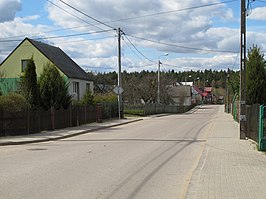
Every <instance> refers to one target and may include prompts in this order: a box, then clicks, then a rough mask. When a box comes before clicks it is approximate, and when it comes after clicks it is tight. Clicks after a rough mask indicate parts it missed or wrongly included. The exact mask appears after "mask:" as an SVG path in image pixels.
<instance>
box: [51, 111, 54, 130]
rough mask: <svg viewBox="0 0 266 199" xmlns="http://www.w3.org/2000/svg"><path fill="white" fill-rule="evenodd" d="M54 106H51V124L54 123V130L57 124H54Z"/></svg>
mask: <svg viewBox="0 0 266 199" xmlns="http://www.w3.org/2000/svg"><path fill="white" fill-rule="evenodd" d="M54 122H55V121H54V106H52V107H51V124H52V130H54V127H55V124H54Z"/></svg>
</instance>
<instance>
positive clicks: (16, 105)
mask: <svg viewBox="0 0 266 199" xmlns="http://www.w3.org/2000/svg"><path fill="white" fill-rule="evenodd" d="M27 107H29V103H28V102H27V100H26V99H25V98H24V97H23V96H22V95H20V94H17V93H9V94H8V95H3V96H0V109H2V110H5V111H9V112H19V111H21V110H23V109H25V108H27Z"/></svg>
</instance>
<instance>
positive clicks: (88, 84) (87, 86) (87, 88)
mask: <svg viewBox="0 0 266 199" xmlns="http://www.w3.org/2000/svg"><path fill="white" fill-rule="evenodd" d="M86 90H87V91H90V83H86Z"/></svg>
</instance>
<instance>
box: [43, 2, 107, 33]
mask: <svg viewBox="0 0 266 199" xmlns="http://www.w3.org/2000/svg"><path fill="white" fill-rule="evenodd" d="M46 1H47V2H48V3H50V4H52V5H54V6H55V7H57V8H59V9H60V10H63V11H64V12H66V13H68V14H70V15H71V16H73V17H75V18H77V19H79V20H81V21H83V22H84V23H86V24H89V25H90V26H93V27H95V28H98V29H100V30H103V29H102V28H100V27H98V26H96V25H94V24H92V23H89V22H87V21H86V20H84V19H82V18H80V17H78V16H76V15H74V14H73V13H71V12H69V11H67V10H66V9H64V8H62V7H60V6H59V5H57V4H55V3H53V2H51V1H49V0H46Z"/></svg>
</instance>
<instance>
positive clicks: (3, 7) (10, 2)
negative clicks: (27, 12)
mask: <svg viewBox="0 0 266 199" xmlns="http://www.w3.org/2000/svg"><path fill="white" fill-rule="evenodd" d="M20 9H21V2H20V0H1V1H0V13H1V15H0V23H1V22H5V21H12V20H13V19H14V18H15V15H16V12H17V11H19V10H20Z"/></svg>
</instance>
